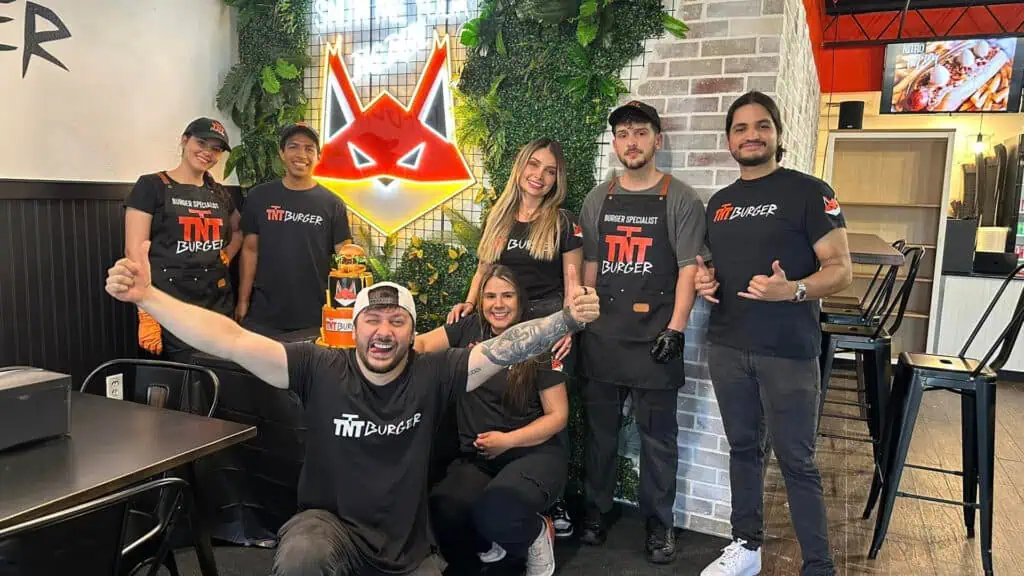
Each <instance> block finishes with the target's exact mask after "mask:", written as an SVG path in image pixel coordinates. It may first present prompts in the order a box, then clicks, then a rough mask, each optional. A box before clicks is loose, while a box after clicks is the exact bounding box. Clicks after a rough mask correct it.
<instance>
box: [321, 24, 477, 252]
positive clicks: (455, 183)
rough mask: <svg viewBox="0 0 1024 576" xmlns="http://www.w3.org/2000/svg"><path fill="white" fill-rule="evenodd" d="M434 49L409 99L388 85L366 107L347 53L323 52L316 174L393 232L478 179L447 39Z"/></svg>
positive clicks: (358, 210) (352, 206) (337, 45)
mask: <svg viewBox="0 0 1024 576" xmlns="http://www.w3.org/2000/svg"><path fill="white" fill-rule="evenodd" d="M433 44H434V46H433V50H432V51H431V53H430V57H429V58H428V59H427V63H426V66H425V67H424V69H423V72H422V74H421V76H420V78H419V81H418V82H417V84H416V89H415V91H414V92H413V95H412V97H411V98H410V101H409V103H408V105H403V104H401V103H400V102H399V101H398V100H397V99H396V98H395V97H394V96H392V95H391V94H390V93H388V92H386V91H384V92H381V93H380V94H378V95H377V96H376V97H375V98H374V99H373V100H372V101H371V102H370V103H369V105H367V106H365V107H363V105H362V103H361V102H360V101H359V96H358V95H357V94H356V91H355V87H354V86H353V84H352V78H351V76H349V73H348V69H347V68H346V67H345V62H344V59H343V58H342V55H341V43H340V42H336V43H335V44H334V45H329V46H328V48H327V54H326V57H325V58H324V77H323V86H324V88H323V90H324V91H323V100H322V102H323V107H322V109H321V112H320V117H321V118H322V126H321V132H320V133H321V134H322V136H323V139H324V145H323V152H322V155H321V158H320V163H319V164H317V166H316V168H315V169H314V170H313V177H314V178H316V180H317V181H318V182H320V183H321V184H322V185H324V186H325V187H326V188H328V189H330V190H331V191H333V192H334V193H335V194H337V195H338V196H340V197H341V198H342V199H343V200H344V201H345V204H346V205H347V206H348V208H349V209H350V210H352V211H353V212H355V213H356V214H358V215H359V217H361V218H362V219H364V220H366V221H367V222H368V223H369V224H370V225H371V226H373V227H374V228H376V229H377V230H379V231H381V232H382V233H384V234H391V233H392V232H395V231H397V230H399V229H401V228H403V227H404V226H406V225H408V224H409V223H410V222H412V221H413V220H415V219H417V218H419V217H420V216H422V215H423V214H425V213H427V212H429V211H430V210H433V209H434V208H436V207H437V206H439V205H440V204H442V203H443V202H445V201H446V200H448V199H450V198H452V197H453V196H455V195H456V194H458V193H459V192H461V191H463V190H465V189H466V188H468V187H470V186H472V185H473V184H475V183H476V178H474V177H473V172H472V170H470V168H469V165H468V164H467V163H466V159H465V158H464V157H463V156H462V153H461V152H459V149H458V146H456V143H455V120H454V118H453V117H452V94H451V89H450V86H449V84H450V81H451V80H450V74H449V70H450V69H449V64H448V51H449V39H448V37H447V36H445V38H444V40H441V39H440V38H438V37H437V35H436V34H435V35H434V42H433Z"/></svg>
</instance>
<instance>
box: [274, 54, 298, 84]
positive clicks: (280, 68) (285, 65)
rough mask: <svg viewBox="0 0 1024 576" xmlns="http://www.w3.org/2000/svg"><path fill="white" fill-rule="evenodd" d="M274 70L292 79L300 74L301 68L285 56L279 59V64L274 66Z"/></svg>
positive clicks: (282, 76)
mask: <svg viewBox="0 0 1024 576" xmlns="http://www.w3.org/2000/svg"><path fill="white" fill-rule="evenodd" d="M274 72H275V73H276V74H277V75H278V76H280V77H281V78H284V79H285V80H292V79H295V78H298V76H299V69H298V68H297V67H296V66H295V65H294V64H292V63H291V62H288V61H286V60H285V59H284V58H278V59H277V66H276V67H275V68H274Z"/></svg>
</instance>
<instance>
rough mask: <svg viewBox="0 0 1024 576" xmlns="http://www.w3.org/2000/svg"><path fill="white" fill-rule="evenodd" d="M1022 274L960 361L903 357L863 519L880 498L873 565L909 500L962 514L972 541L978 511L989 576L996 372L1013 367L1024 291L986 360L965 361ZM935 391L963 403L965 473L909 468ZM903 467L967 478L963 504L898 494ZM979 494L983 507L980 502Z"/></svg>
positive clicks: (1023, 317) (982, 321) (1023, 312)
mask: <svg viewBox="0 0 1024 576" xmlns="http://www.w3.org/2000/svg"><path fill="white" fill-rule="evenodd" d="M1022 270H1024V264H1021V265H1019V266H1017V268H1016V269H1015V270H1014V271H1013V272H1012V273H1011V274H1010V275H1009V276H1007V278H1006V280H1005V281H1004V282H1003V284H1002V285H1001V286H1000V288H999V291H998V292H996V295H995V297H994V298H993V299H992V302H991V303H990V304H989V306H988V308H987V309H986V310H985V313H984V314H983V315H982V316H981V319H980V320H979V321H978V323H977V325H976V326H975V327H974V331H973V332H971V335H970V337H969V338H968V339H967V342H966V343H964V346H963V348H961V349H960V353H959V354H958V355H956V356H940V355H935V354H910V353H906V352H904V353H903V354H901V355H900V359H899V363H898V364H897V366H896V372H895V378H894V379H893V388H892V396H891V402H892V404H891V407H890V409H889V414H888V415H887V417H886V423H885V429H884V432H883V436H882V438H883V440H882V442H883V444H882V458H881V461H880V463H879V464H877V465H876V468H875V470H876V473H875V476H874V478H873V480H872V484H871V493H870V495H869V496H868V503H867V506H866V507H865V509H864V518H868V517H869V516H870V515H871V511H872V509H873V508H874V506H875V503H876V501H877V500H878V497H879V494H880V495H881V509H880V510H879V512H878V517H877V518H876V519H875V531H874V536H873V537H872V540H871V549H870V551H869V553H868V557H869V558H875V557H876V556H877V555H878V551H879V549H880V548H881V547H882V542H883V541H884V540H885V535H886V532H887V531H888V529H889V520H890V518H891V516H892V510H893V506H894V505H895V502H896V497H897V496H905V497H907V498H916V499H920V500H927V501H929V502H937V503H941V504H953V505H956V506H961V507H963V510H964V525H965V526H966V528H967V537H968V538H973V537H974V512H975V510H976V509H977V510H980V511H981V562H982V567H983V568H984V570H985V574H991V573H992V509H993V504H994V497H993V486H994V483H993V477H994V474H995V422H996V379H997V373H998V371H999V370H1000V369H1001V368H1002V367H1003V365H1004V364H1006V361H1007V359H1009V357H1010V353H1011V352H1012V351H1013V346H1014V344H1015V343H1016V342H1017V337H1018V335H1019V334H1020V330H1021V325H1022V324H1024V290H1021V294H1020V297H1019V298H1018V299H1017V304H1016V306H1015V308H1014V312H1013V315H1012V317H1011V318H1010V321H1009V322H1008V323H1007V325H1006V328H1005V329H1003V331H1002V333H1001V334H1000V335H999V336H998V337H997V338H996V339H995V341H994V342H993V343H992V346H991V347H990V348H989V349H988V352H986V353H985V356H984V357H982V359H981V360H980V361H979V360H974V359H970V358H966V354H967V351H968V349H970V347H971V344H972V343H973V342H974V339H975V337H977V335H978V332H979V331H980V330H981V328H982V326H983V325H984V324H985V322H986V321H987V320H988V317H989V315H990V314H991V313H992V310H993V309H994V308H995V306H996V304H997V303H998V302H999V300H1000V298H1001V297H1002V295H1003V292H1004V291H1005V290H1006V287H1007V286H1008V285H1009V284H1010V282H1011V281H1012V280H1013V278H1014V277H1015V276H1016V275H1017V274H1018V273H1020V272H1021V271H1022ZM997 350H998V353H997ZM990 361H991V362H990ZM931 390H946V391H949V392H953V393H955V394H959V395H960V413H961V442H962V446H961V450H962V454H963V470H959V471H958V470H944V469H941V468H933V467H929V466H915V465H912V464H907V463H906V458H907V451H908V450H909V448H910V440H911V437H912V435H913V432H914V424H915V422H916V421H917V413H918V409H919V408H920V406H921V398H922V396H923V394H924V392H927V391H931ZM904 467H909V468H917V469H921V470H928V471H931V472H939V473H943V474H953V475H956V476H961V477H962V478H963V495H964V500H963V502H957V501H953V500H945V499H942V498H934V497H930V496H922V495H918V494H910V493H906V492H900V491H899V485H900V478H901V477H902V475H903V469H904ZM979 489H980V490H979ZM979 491H980V502H979V501H978V500H979Z"/></svg>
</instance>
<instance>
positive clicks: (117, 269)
mask: <svg viewBox="0 0 1024 576" xmlns="http://www.w3.org/2000/svg"><path fill="white" fill-rule="evenodd" d="M149 246H150V242H149V240H146V241H145V242H143V243H142V250H141V251H140V252H139V257H138V261H137V262H136V261H134V260H131V259H129V258H121V259H120V260H118V261H117V262H115V263H114V265H113V266H111V267H110V269H109V270H107V284H106V287H105V288H106V290H107V293H108V294H110V295H111V296H113V297H114V298H116V299H118V300H120V301H121V302H130V303H132V304H138V303H139V302H141V301H142V299H143V297H144V296H145V295H146V291H147V290H149V287H150V286H151V285H152V284H153V279H152V276H151V274H150V270H149Z"/></svg>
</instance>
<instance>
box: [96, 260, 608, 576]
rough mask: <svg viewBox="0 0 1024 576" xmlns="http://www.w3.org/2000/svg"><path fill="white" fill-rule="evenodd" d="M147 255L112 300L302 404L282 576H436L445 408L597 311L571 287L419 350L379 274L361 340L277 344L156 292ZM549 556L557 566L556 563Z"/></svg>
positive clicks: (405, 298) (405, 297)
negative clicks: (563, 294)
mask: <svg viewBox="0 0 1024 576" xmlns="http://www.w3.org/2000/svg"><path fill="white" fill-rule="evenodd" d="M148 252H149V242H146V243H144V244H143V246H142V248H141V250H140V251H139V257H138V258H136V259H129V258H122V259H121V260H118V261H117V263H115V264H114V266H113V267H111V268H110V270H109V271H108V276H107V283H106V290H107V292H108V293H109V294H110V295H111V296H113V297H114V298H117V299H118V300H120V301H123V302H131V303H134V304H136V305H138V307H139V308H140V309H142V310H145V311H146V312H147V313H149V314H151V315H152V316H153V317H154V318H155V319H156V320H157V321H158V322H160V323H161V324H162V325H163V326H165V327H166V329H167V330H168V331H169V332H172V333H174V334H175V335H176V336H178V337H179V338H181V339H182V340H183V341H185V342H187V343H188V344H189V345H191V346H194V347H195V348H197V349H199V350H201V351H203V352H206V353H208V354H212V355H215V356H219V357H221V358H225V359H228V360H231V361H232V362H235V363H236V364H239V365H240V366H242V367H243V368H245V369H246V370H248V371H250V372H251V373H252V374H255V375H256V376H257V377H258V378H260V379H261V380H263V381H264V382H266V383H268V384H270V385H271V386H275V387H277V388H282V389H287V390H290V391H291V392H293V393H294V394H295V395H296V396H297V397H298V399H299V400H300V401H301V402H302V404H303V406H304V408H305V415H304V418H305V424H306V448H305V450H306V453H305V458H304V462H303V467H302V472H301V473H300V476H299V487H298V497H299V509H300V512H299V513H298V514H296V515H295V516H294V517H293V518H291V519H290V520H289V521H288V522H287V523H285V525H284V526H282V527H281V530H280V539H281V541H280V543H279V545H278V546H277V550H276V554H275V558H274V568H273V570H272V574H273V575H274V576H314V575H315V576H321V575H331V574H359V575H360V576H381V575H385V574H387V575H396V574H403V575H410V576H441V571H442V570H443V569H444V566H443V564H444V563H443V561H442V560H440V559H439V558H438V557H437V556H436V553H435V552H434V548H435V547H434V546H433V541H432V536H431V534H430V528H429V523H428V517H427V505H428V499H427V488H428V486H427V470H428V467H429V464H430V451H431V440H432V437H433V435H434V431H435V430H436V428H437V425H438V421H439V420H440V418H441V415H442V412H443V410H444V409H445V407H447V406H448V405H449V404H450V403H451V402H455V401H457V400H458V398H459V397H460V396H461V395H462V394H465V393H467V392H471V391H473V390H475V389H476V388H478V387H479V386H480V385H482V384H484V383H485V382H486V381H487V380H488V379H490V378H491V377H492V376H494V375H495V374H497V373H498V372H499V371H501V370H504V369H507V368H509V367H510V366H512V365H514V364H517V363H519V362H523V361H525V360H528V359H530V358H532V357H535V356H538V355H540V354H543V353H546V352H548V351H550V350H551V347H552V346H553V345H554V343H555V342H557V341H558V340H559V339H560V338H561V337H562V336H564V335H566V334H568V333H570V332H576V331H579V330H581V329H583V327H584V325H585V324H586V323H588V322H593V321H594V320H596V319H597V318H598V316H599V300H598V297H597V294H596V293H595V291H594V290H593V289H590V288H586V287H583V286H576V287H574V288H573V290H571V292H570V293H571V295H572V296H571V300H570V302H571V305H570V306H567V307H565V308H564V309H562V310H560V311H558V312H555V313H554V314H551V315H550V316H546V317H544V318H538V319H536V320H531V321H529V322H523V323H520V324H516V325H515V326H512V327H510V328H508V329H507V330H505V331H504V332H503V333H502V334H501V335H500V336H497V337H495V338H491V339H490V340H486V341H484V342H481V343H479V344H477V345H476V346H473V347H472V348H453V349H449V350H446V351H444V352H437V353H426V354H417V353H416V352H415V350H414V349H413V347H412V343H413V336H414V330H415V326H416V304H415V302H414V301H413V297H412V294H410V292H409V290H408V289H406V288H404V287H402V286H399V285H397V284H392V283H389V282H381V283H378V284H374V285H373V286H371V287H369V288H366V289H364V290H362V291H360V292H359V295H358V296H357V298H356V303H355V306H354V308H353V322H354V330H353V331H354V333H355V341H356V347H355V349H349V350H333V349H328V348H323V347H320V346H317V345H315V344H311V343H308V342H303V343H289V344H283V343H281V342H277V341H274V340H271V339H269V338H266V337H264V336H260V335H258V334H255V333H253V332H249V331H247V330H245V329H243V328H241V327H240V326H239V325H238V324H236V323H235V322H233V321H232V320H231V319H230V318H228V317H226V316H222V315H218V314H215V313H213V312H208V311H205V310H203V309H201V308H197V307H195V306H190V305H188V304H185V303H183V302H181V301H178V300H175V299H174V298H172V297H170V296H168V295H167V294H166V293H164V292H162V291H160V290H158V289H156V288H155V287H153V286H152V282H151V280H150V266H149V260H148ZM537 540H538V542H539V545H538V546H537V554H540V553H543V552H544V550H547V553H548V554H550V545H549V543H550V537H549V536H548V535H547V534H543V533H542V534H538V536H537ZM545 543H548V545H547V546H545V545H544V544H545ZM531 550H532V547H531ZM548 560H552V559H551V558H548ZM544 565H545V566H547V567H548V568H549V569H548V570H547V571H544V572H543V574H546V575H550V574H551V573H552V572H553V570H551V569H550V568H551V567H553V561H552V562H546V563H545V564H544Z"/></svg>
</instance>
